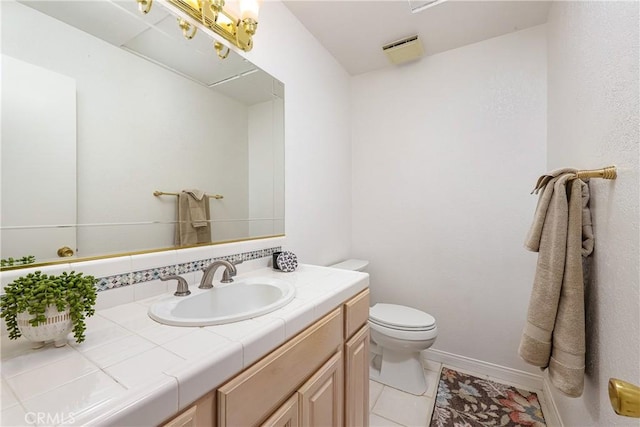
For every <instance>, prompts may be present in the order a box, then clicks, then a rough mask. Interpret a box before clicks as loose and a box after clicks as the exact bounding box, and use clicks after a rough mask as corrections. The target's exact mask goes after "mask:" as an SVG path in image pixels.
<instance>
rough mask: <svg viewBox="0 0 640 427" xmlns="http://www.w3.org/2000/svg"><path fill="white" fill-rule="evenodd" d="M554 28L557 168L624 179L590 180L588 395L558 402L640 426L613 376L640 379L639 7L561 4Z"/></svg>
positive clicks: (553, 161)
mask: <svg viewBox="0 0 640 427" xmlns="http://www.w3.org/2000/svg"><path fill="white" fill-rule="evenodd" d="M547 25H548V31H549V34H548V52H549V57H548V66H549V74H548V76H549V78H548V89H549V91H548V101H549V107H548V167H549V169H554V168H558V167H562V166H573V167H578V168H586V169H590V168H599V167H602V166H607V165H611V164H613V165H616V166H617V167H618V179H617V180H616V181H603V180H592V181H591V183H590V188H591V197H592V198H591V212H592V217H593V224H594V233H595V250H594V253H593V255H592V259H591V263H592V265H591V278H590V280H588V281H587V287H586V294H587V297H586V301H587V367H586V379H585V390H584V394H583V396H582V397H581V398H579V399H570V398H566V397H564V396H562V395H561V394H560V393H554V400H555V401H556V404H557V405H558V406H559V409H560V413H561V416H562V418H563V421H564V424H565V425H567V426H604V425H635V426H637V425H638V420H636V419H632V418H626V417H619V416H616V415H615V414H614V412H613V411H612V409H611V407H610V404H609V399H608V395H607V382H608V380H609V378H610V377H614V378H620V379H623V380H625V381H629V382H631V383H634V384H640V364H639V359H640V272H639V265H638V264H639V259H640V254H639V249H638V248H639V246H640V241H639V240H640V231H639V229H638V222H639V219H640V212H639V208H638V183H639V182H640V176H639V171H638V163H639V158H638V156H639V153H638V143H639V142H638V141H639V140H640V133H639V129H638V126H639V123H640V115H639V112H638V109H639V108H640V107H639V106H640V102H639V99H638V96H639V90H640V88H639V80H640V73H639V70H638V63H639V60H640V59H639V57H638V50H639V46H638V39H639V37H640V17H639V6H638V2H554V4H553V6H552V7H551V10H550V12H549V20H548V24H547Z"/></svg>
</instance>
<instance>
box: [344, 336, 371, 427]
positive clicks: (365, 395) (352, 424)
mask: <svg viewBox="0 0 640 427" xmlns="http://www.w3.org/2000/svg"><path fill="white" fill-rule="evenodd" d="M344 357H345V366H344V369H345V399H344V400H345V409H344V410H345V426H347V427H360V426H368V425H369V325H364V326H363V327H362V328H360V330H359V331H358V332H357V333H356V334H355V335H354V336H353V337H352V338H351V339H350V340H349V341H347V343H346V344H345V350H344Z"/></svg>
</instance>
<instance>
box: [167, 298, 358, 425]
mask: <svg viewBox="0 0 640 427" xmlns="http://www.w3.org/2000/svg"><path fill="white" fill-rule="evenodd" d="M368 317H369V290H368V289H366V290H364V291H362V292H361V293H360V294H358V295H356V296H355V297H353V298H351V299H350V300H348V301H347V302H345V303H344V304H342V305H341V306H339V307H338V308H336V309H334V310H333V311H331V312H330V313H329V314H327V315H325V316H324V317H323V318H321V319H320V320H318V321H317V322H315V323H314V324H313V325H311V326H309V327H308V328H307V329H305V330H304V331H302V332H301V333H299V334H298V335H296V336H295V337H293V338H292V339H290V340H289V341H287V342H286V343H284V344H283V345H282V346H280V347H279V348H277V349H276V350H274V351H273V352H271V353H270V354H268V355H267V356H265V357H264V358H262V359H261V360H259V361H258V362H256V363H255V364H253V365H252V366H250V367H249V368H247V369H245V370H244V371H243V372H241V373H240V374H238V375H237V376H236V377H234V378H232V379H231V380H229V381H228V382H227V383H225V384H223V385H222V386H220V387H219V388H217V389H216V390H212V391H211V392H209V393H208V394H206V395H205V396H204V397H202V398H201V399H199V400H198V401H197V402H196V403H194V405H192V406H191V407H189V408H187V409H186V410H184V411H183V412H182V413H181V414H180V415H178V416H177V417H175V418H173V419H172V420H171V421H169V422H168V423H167V424H165V425H163V427H190V426H198V427H199V426H212V427H213V426H218V427H232V426H233V427H239V426H242V427H245V426H269V427H285V426H286V427H296V426H304V427H313V426H332V427H340V426H343V425H346V426H366V425H368V421H369V357H368V353H369V327H368V326H367V319H368ZM214 397H215V399H214ZM201 408H203V411H204V412H208V416H210V418H208V421H203V420H204V418H198V417H202V416H203V415H202V414H200V412H201Z"/></svg>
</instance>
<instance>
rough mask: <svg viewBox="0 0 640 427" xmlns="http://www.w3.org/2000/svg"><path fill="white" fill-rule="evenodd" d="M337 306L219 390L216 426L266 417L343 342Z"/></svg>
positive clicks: (252, 422)
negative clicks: (217, 422)
mask: <svg viewBox="0 0 640 427" xmlns="http://www.w3.org/2000/svg"><path fill="white" fill-rule="evenodd" d="M342 323H343V317H342V309H341V308H338V309H336V310H334V311H332V312H331V313H329V314H328V315H326V316H325V317H323V318H322V319H321V320H319V321H318V322H316V323H315V324H314V325H313V326H311V327H310V328H308V329H306V330H305V331H303V332H302V333H301V334H299V335H297V336H296V337H294V338H293V339H291V340H290V341H289V342H287V343H286V344H284V345H283V346H282V347H280V348H278V349H277V350H275V351H273V352H272V353H271V354H269V355H268V356H266V357H265V358H264V359H262V360H260V361H258V362H257V363H255V364H254V365H253V366H251V367H250V368H248V369H247V370H246V371H244V372H243V373H241V374H240V375H238V376H237V377H235V378H234V379H232V380H231V381H229V382H228V383H227V384H225V385H223V386H222V387H220V388H219V389H218V407H219V412H218V415H219V420H218V421H219V424H218V425H219V426H220V427H225V426H254V425H257V424H259V423H260V422H263V421H264V420H266V418H267V416H269V415H270V414H271V413H273V411H275V410H276V408H277V407H278V406H279V405H281V404H282V403H283V402H284V400H285V399H286V398H287V397H288V396H291V394H292V393H293V392H294V391H295V390H297V389H298V387H300V385H301V384H302V383H303V382H304V381H305V380H306V379H307V378H309V377H310V376H311V375H312V374H313V373H314V372H315V371H316V370H318V368H320V367H321V366H322V365H323V363H324V362H326V361H327V360H328V359H329V357H331V356H332V355H333V354H334V353H335V352H336V351H337V350H339V349H340V347H341V346H342V343H343V335H342V332H343V324H342Z"/></svg>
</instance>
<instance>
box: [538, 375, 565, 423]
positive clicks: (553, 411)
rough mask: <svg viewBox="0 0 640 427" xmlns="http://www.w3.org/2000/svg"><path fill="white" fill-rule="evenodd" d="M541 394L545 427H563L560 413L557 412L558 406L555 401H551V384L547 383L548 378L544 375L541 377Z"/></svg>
mask: <svg viewBox="0 0 640 427" xmlns="http://www.w3.org/2000/svg"><path fill="white" fill-rule="evenodd" d="M542 384H543V387H542V394H543V396H544V399H545V403H546V411H545V410H544V408H543V411H544V419H545V421H547V426H549V427H564V424H563V423H562V417H561V416H560V411H558V406H557V405H556V402H555V400H553V394H552V393H551V382H550V381H549V377H548V376H547V375H544V376H543V377H542Z"/></svg>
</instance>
